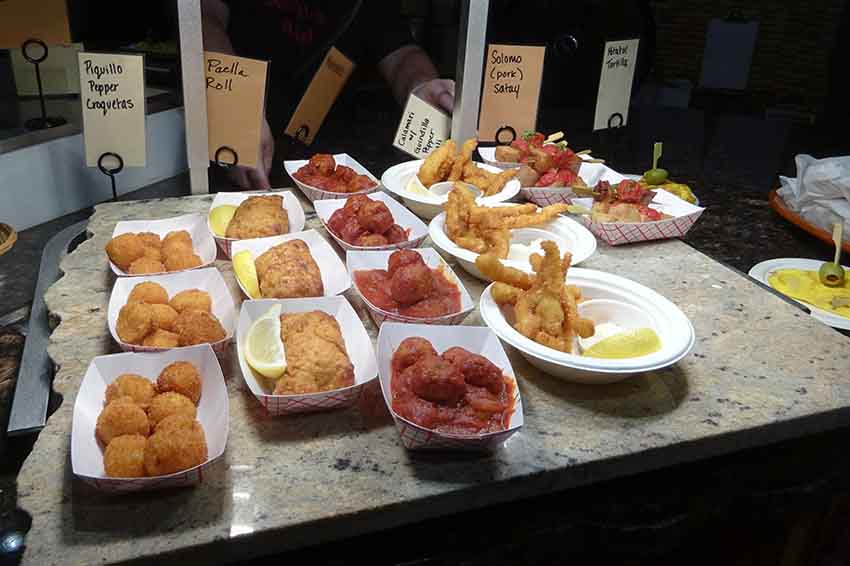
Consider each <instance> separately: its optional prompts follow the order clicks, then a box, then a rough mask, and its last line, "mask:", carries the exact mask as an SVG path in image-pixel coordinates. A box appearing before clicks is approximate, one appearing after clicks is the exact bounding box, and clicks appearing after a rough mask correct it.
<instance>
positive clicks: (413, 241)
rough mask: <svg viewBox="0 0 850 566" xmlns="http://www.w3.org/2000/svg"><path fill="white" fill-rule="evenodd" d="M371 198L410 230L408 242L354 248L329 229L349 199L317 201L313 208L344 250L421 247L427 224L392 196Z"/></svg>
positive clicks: (370, 196)
mask: <svg viewBox="0 0 850 566" xmlns="http://www.w3.org/2000/svg"><path fill="white" fill-rule="evenodd" d="M369 198H370V199H372V200H379V201H381V202H382V203H384V204H386V205H387V208H389V209H390V212H391V213H392V215H393V219H395V223H396V224H398V225H399V226H401V227H402V228H404V229H409V230H410V234H409V236H408V239H407V241H405V242H400V243H398V244H388V245H386V246H373V247H363V246H353V245H351V244H349V243H348V242H346V241H345V240H343V239H342V238H340V237H339V236H337V235H336V234H334V232H333V231H332V230H331V229H330V228H328V221H329V220H330V219H331V216H332V215H333V213H334V212H336V211H337V210H339V209H341V208H342V207H344V206H345V203H346V202H348V199H347V198H343V199H333V200H317V201H316V202H314V203H313V208H315V209H316V216H318V217H319V220H321V221H322V225H323V226H324V227H325V230H327V231H328V234H330V235H331V237H332V238H333V239H334V240H335V241H336V243H337V244H339V246H340V247H341V248H342V249H344V250H355V251H377V250H398V249H402V248H415V247H417V246H419V245H420V244H421V243H422V240H424V239H425V237H426V236H427V235H428V226H426V225H425V223H424V222H422V221H421V220H419V218H417V216H416V215H415V214H413V213H412V212H410V211H409V210H407V209H406V208H405V207H404V206H403V205H402V204H401V203H399V202H398V201H397V200H395V199H394V198H393V197H391V196H390V195H388V194H386V193H384V192H377V193H371V194H370V195H369Z"/></svg>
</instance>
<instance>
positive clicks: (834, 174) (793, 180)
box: [778, 154, 850, 242]
mask: <svg viewBox="0 0 850 566" xmlns="http://www.w3.org/2000/svg"><path fill="white" fill-rule="evenodd" d="M795 162H796V164H797V176H796V177H782V176H780V177H779V182H780V183H781V185H782V186H781V188H780V189H779V191H778V193H779V196H781V197H782V200H784V201H785V204H786V206H788V208H790V209H791V210H793V211H794V212H796V213H798V214H799V215H800V216H802V217H803V219H804V220H806V221H807V222H809V223H811V224H814V225H815V226H817V227H819V228H821V229H823V230H825V231H827V232H832V226H833V224H836V223H838V222H843V224H844V241H845V242H848V241H850V156H840V157H827V158H826V159H815V158H814V157H812V156H811V155H805V154H801V155H798V156H797V157H796V158H795Z"/></svg>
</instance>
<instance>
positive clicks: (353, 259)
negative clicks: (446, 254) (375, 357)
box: [345, 248, 475, 328]
mask: <svg viewBox="0 0 850 566" xmlns="http://www.w3.org/2000/svg"><path fill="white" fill-rule="evenodd" d="M413 251H415V252H416V253H418V254H419V255H421V256H422V260H423V261H424V262H425V265H427V266H428V267H430V268H431V269H440V268H442V270H443V273H444V274H445V275H446V278H447V279H448V280H449V281H452V282H454V283H455V284H456V285H457V288H458V290H459V291H460V311H459V312H456V313H452V314H447V315H444V316H438V317H434V318H415V317H410V316H403V315H400V314H397V313H392V312H388V311H385V310H383V309H380V308H378V307H376V306H375V305H373V304H372V303H371V302H369V299H367V298H366V297H365V296H364V295H363V293H362V292H361V291H360V288H359V287H357V281H355V279H354V272H355V271H360V270H369V269H386V268H387V265H388V264H389V260H390V256H391V255H392V254H393V253H394V252H393V251H380V252H357V251H350V252H348V253H347V254H346V255H345V263H346V266H347V267H348V275H349V277H350V278H351V280H352V281H353V282H354V289H355V290H356V291H357V294H358V295H360V298H361V299H363V302H364V303H366V306H367V307H368V309H369V315H370V316H371V317H372V320H374V321H375V325H376V326H378V327H379V328H380V326H381V325H382V324H383V323H384V322H388V321H389V322H405V323H408V324H442V325H448V326H451V325H454V324H460V323H461V322H463V321H464V319H466V317H467V316H469V313H470V312H472V309H474V308H475V303H474V302H473V301H472V297H470V296H469V293H468V292H467V291H466V288H465V287H464V286H463V283H461V282H460V278H458V276H457V274H455V272H454V271H453V270H452V268H451V267H449V264H448V263H446V262H445V260H443V258H442V257H440V254H438V253H437V251H436V250H434V249H433V248H419V249H415V250H413Z"/></svg>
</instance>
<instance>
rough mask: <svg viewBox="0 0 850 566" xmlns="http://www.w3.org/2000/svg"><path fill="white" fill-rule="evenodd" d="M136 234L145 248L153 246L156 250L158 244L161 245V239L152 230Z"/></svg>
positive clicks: (158, 246)
mask: <svg viewBox="0 0 850 566" xmlns="http://www.w3.org/2000/svg"><path fill="white" fill-rule="evenodd" d="M136 235H137V236H138V237H139V239H141V240H142V242H143V243H144V244H145V247H146V248H154V249H157V250H158V249H159V248H160V246H162V240H161V239H160V238H159V234H154V233H153V232H139V233H138V234H136Z"/></svg>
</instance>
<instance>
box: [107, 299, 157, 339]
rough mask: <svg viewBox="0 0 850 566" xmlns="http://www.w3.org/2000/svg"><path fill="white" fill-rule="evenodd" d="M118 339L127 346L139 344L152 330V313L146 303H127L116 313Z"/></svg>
mask: <svg viewBox="0 0 850 566" xmlns="http://www.w3.org/2000/svg"><path fill="white" fill-rule="evenodd" d="M115 326H116V331H117V332H118V338H120V339H121V341H122V342H126V343H128V344H141V343H142V340H144V339H145V336H147V335H148V333H149V332H150V331H151V330H153V311H152V309H151V306H150V305H148V304H146V303H127V304H126V305H124V306H123V307H121V311H119V313H118V322H117V324H116V325H115Z"/></svg>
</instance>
